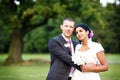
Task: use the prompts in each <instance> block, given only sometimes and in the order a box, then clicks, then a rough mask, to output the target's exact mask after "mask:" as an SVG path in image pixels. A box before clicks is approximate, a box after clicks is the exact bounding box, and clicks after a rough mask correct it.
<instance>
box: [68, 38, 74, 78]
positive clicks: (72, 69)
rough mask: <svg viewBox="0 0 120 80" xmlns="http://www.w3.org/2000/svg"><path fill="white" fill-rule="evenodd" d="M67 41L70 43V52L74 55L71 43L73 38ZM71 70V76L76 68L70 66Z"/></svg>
mask: <svg viewBox="0 0 120 80" xmlns="http://www.w3.org/2000/svg"><path fill="white" fill-rule="evenodd" d="M67 43H68V44H69V48H70V53H71V55H72V45H71V40H68V41H67ZM69 71H70V76H71V75H72V73H73V71H74V68H73V67H72V66H70V68H69Z"/></svg>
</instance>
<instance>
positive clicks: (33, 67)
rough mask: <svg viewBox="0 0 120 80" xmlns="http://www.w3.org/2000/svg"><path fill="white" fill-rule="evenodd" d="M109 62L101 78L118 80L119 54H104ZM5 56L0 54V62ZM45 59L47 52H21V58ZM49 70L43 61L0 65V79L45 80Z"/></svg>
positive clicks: (47, 58)
mask: <svg viewBox="0 0 120 80" xmlns="http://www.w3.org/2000/svg"><path fill="white" fill-rule="evenodd" d="M106 57H107V60H108V62H109V70H108V71H106V72H101V73H100V76H101V80H119V78H120V77H119V76H120V69H119V67H120V55H118V54H117V55H112V54H107V55H106ZM6 58H7V55H6V54H0V63H2V62H3V61H4V60H5V59H6ZM30 59H45V60H49V59H50V58H49V54H23V60H25V61H27V60H30ZM48 70H49V64H48V63H46V62H44V61H36V62H33V63H24V64H19V65H11V66H2V65H0V80H45V79H46V76H47V73H48Z"/></svg>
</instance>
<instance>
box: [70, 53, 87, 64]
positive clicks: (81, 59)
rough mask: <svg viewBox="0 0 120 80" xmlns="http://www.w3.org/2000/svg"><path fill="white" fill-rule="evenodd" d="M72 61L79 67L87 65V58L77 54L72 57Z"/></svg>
mask: <svg viewBox="0 0 120 80" xmlns="http://www.w3.org/2000/svg"><path fill="white" fill-rule="evenodd" d="M72 61H73V62H74V64H77V65H85V58H84V57H83V56H81V55H79V54H75V55H73V56H72Z"/></svg>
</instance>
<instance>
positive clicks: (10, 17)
mask: <svg viewBox="0 0 120 80" xmlns="http://www.w3.org/2000/svg"><path fill="white" fill-rule="evenodd" d="M15 1H16V0H1V1H0V9H1V15H2V16H1V17H2V20H3V22H4V24H6V27H7V30H6V31H9V32H10V35H11V36H10V38H11V39H10V40H11V41H10V47H9V55H8V57H7V59H6V60H5V62H4V64H13V63H19V62H22V61H23V60H22V54H21V53H22V50H23V37H24V35H25V34H26V33H28V32H29V31H31V30H33V29H35V28H37V27H41V26H43V25H45V24H46V23H47V22H48V20H49V19H50V18H57V17H60V15H61V11H62V10H64V6H61V5H60V4H59V3H56V2H54V0H53V1H42V0H38V1H34V0H17V1H18V2H19V3H20V4H19V5H17V4H16V3H15ZM47 3H49V4H47ZM46 4H47V5H46ZM57 7H58V8H59V7H61V10H58V9H57ZM6 9H7V10H6Z"/></svg>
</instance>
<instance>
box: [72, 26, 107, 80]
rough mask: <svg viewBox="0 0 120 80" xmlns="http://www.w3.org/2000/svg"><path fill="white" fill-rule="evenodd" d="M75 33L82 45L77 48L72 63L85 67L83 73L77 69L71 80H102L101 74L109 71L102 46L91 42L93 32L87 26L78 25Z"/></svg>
mask: <svg viewBox="0 0 120 80" xmlns="http://www.w3.org/2000/svg"><path fill="white" fill-rule="evenodd" d="M75 33H76V37H77V39H78V40H79V41H80V43H81V44H78V45H77V46H76V49H75V54H74V55H73V56H72V61H73V62H74V63H75V64H77V65H82V66H83V67H82V72H81V71H79V70H77V69H75V71H74V72H73V76H72V79H71V80H100V76H99V72H102V71H107V70H108V63H107V60H106V58H105V53H104V49H103V47H102V45H101V44H100V43H97V42H93V41H92V40H91V37H92V36H93V35H92V34H91V33H92V31H91V30H90V28H89V26H88V25H86V24H78V25H77V26H76V27H75ZM88 64H89V65H88ZM90 65H91V66H90Z"/></svg>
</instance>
